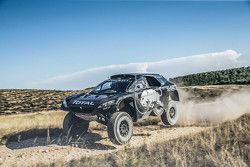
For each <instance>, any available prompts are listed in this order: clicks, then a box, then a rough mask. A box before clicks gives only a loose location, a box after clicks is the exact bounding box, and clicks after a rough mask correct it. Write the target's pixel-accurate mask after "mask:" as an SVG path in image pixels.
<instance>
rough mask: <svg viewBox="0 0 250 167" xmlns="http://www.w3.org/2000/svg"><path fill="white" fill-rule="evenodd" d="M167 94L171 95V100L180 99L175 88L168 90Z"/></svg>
mask: <svg viewBox="0 0 250 167" xmlns="http://www.w3.org/2000/svg"><path fill="white" fill-rule="evenodd" d="M169 96H170V97H171V99H172V100H174V101H180V97H179V93H178V91H177V90H173V91H170V92H169Z"/></svg>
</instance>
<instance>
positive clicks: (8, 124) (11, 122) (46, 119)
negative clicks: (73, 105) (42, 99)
mask: <svg viewBox="0 0 250 167" xmlns="http://www.w3.org/2000/svg"><path fill="white" fill-rule="evenodd" d="M65 114H66V112H63V111H61V110H55V111H47V112H37V113H28V114H18V115H2V116H0V127H1V129H0V136H3V135H6V134H9V133H13V132H19V131H23V130H27V129H33V128H39V129H41V128H48V127H51V128H57V127H61V126H62V121H63V118H64V116H65Z"/></svg>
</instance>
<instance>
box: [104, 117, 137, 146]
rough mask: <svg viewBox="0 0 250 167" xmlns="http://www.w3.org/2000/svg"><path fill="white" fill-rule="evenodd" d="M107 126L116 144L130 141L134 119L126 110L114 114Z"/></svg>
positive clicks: (111, 138)
mask: <svg viewBox="0 0 250 167" xmlns="http://www.w3.org/2000/svg"><path fill="white" fill-rule="evenodd" d="M107 127H108V136H109V138H110V140H111V141H112V143H114V144H125V143H128V142H129V140H130V139H131V137H132V135H133V120H132V118H131V116H130V115H129V114H128V113H126V112H116V113H114V114H112V116H111V118H110V120H109V121H108V125H107Z"/></svg>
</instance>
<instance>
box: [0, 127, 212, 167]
mask: <svg viewBox="0 0 250 167" xmlns="http://www.w3.org/2000/svg"><path fill="white" fill-rule="evenodd" d="M207 128H208V127H194V126H193V127H171V128H168V127H164V126H162V125H160V126H159V125H150V126H143V127H135V128H134V135H133V137H132V139H131V141H130V142H129V144H127V145H123V146H120V145H119V146H118V145H114V144H112V143H111V142H110V141H109V138H108V136H107V133H106V131H105V130H92V131H90V132H89V133H88V134H86V135H85V136H84V137H83V138H82V139H81V140H79V141H78V142H73V141H71V142H68V143H65V144H63V145H60V144H61V143H60V140H58V139H62V137H61V136H60V131H61V129H56V130H57V132H55V133H56V134H55V135H54V136H51V137H50V138H48V137H46V135H44V136H39V137H34V136H33V138H27V139H24V140H22V139H20V138H19V139H18V136H16V139H15V138H13V139H11V141H8V142H7V143H6V145H4V146H1V147H0V166H13V165H15V166H29V165H35V164H39V163H46V164H50V163H53V162H56V161H66V162H68V161H70V160H77V159H81V158H82V157H91V156H96V155H104V154H107V153H115V152H116V151H119V150H122V149H124V148H125V147H139V146H142V145H143V144H147V145H149V146H150V145H152V144H153V143H158V142H164V141H168V140H172V139H176V138H179V137H182V136H186V135H190V134H195V133H198V132H200V131H203V130H205V129H207ZM56 130H55V131H56ZM18 140H19V141H18ZM57 143H60V144H59V145H58V144H57Z"/></svg>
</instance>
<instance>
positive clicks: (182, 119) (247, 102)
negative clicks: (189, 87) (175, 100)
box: [178, 89, 250, 125]
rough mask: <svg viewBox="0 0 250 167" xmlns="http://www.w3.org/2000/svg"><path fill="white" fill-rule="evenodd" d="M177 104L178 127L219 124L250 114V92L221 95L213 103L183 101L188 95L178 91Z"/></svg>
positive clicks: (245, 90)
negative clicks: (178, 98)
mask: <svg viewBox="0 0 250 167" xmlns="http://www.w3.org/2000/svg"><path fill="white" fill-rule="evenodd" d="M180 96H181V102H180V103H179V104H178V108H179V112H180V114H179V121H178V124H180V125H187V124H196V123H221V122H224V121H227V120H232V119H235V118H238V117H239V116H241V115H242V114H244V113H247V112H250V91H249V89H248V90H247V89H243V90H240V91H238V92H235V93H223V94H222V95H221V96H219V97H217V98H215V99H214V100H213V101H211V100H210V101H204V100H203V101H200V102H199V101H198V102H197V100H185V99H187V97H189V96H190V94H189V93H187V92H185V91H183V90H181V91H180Z"/></svg>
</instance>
